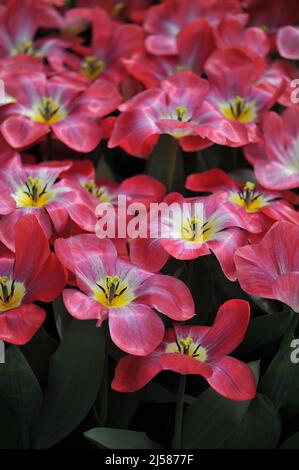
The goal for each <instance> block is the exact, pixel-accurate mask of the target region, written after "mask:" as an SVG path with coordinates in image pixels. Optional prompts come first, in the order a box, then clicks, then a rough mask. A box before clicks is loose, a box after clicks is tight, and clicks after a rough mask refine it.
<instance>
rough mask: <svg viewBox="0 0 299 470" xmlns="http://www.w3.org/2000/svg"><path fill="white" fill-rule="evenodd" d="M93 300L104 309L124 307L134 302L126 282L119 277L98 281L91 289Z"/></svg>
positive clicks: (108, 277) (109, 277)
mask: <svg viewBox="0 0 299 470" xmlns="http://www.w3.org/2000/svg"><path fill="white" fill-rule="evenodd" d="M93 294H94V298H95V299H96V300H97V301H98V302H99V303H100V304H101V305H104V307H108V308H111V307H114V308H115V307H118V308H119V307H125V306H126V305H128V304H129V303H131V302H132V300H134V294H133V292H132V291H131V289H130V288H129V286H128V284H127V282H126V281H122V280H121V279H120V278H119V276H114V277H112V276H107V277H106V278H103V279H100V280H99V282H97V284H96V285H95V287H94V289H93Z"/></svg>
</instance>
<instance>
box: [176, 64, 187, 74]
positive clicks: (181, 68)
mask: <svg viewBox="0 0 299 470" xmlns="http://www.w3.org/2000/svg"><path fill="white" fill-rule="evenodd" d="M174 70H175V72H176V73H179V72H184V71H188V70H189V68H188V67H187V66H186V65H176V66H175V69H174Z"/></svg>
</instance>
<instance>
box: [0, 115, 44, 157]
mask: <svg viewBox="0 0 299 470" xmlns="http://www.w3.org/2000/svg"><path fill="white" fill-rule="evenodd" d="M1 132H2V135H3V137H4V138H5V140H6V141H7V142H8V143H9V145H11V146H12V147H13V148H18V149H20V148H25V147H28V146H29V145H32V144H34V143H35V142H37V141H38V140H39V139H41V138H42V137H44V136H45V135H46V134H47V133H48V132H49V128H48V126H47V125H45V124H40V123H38V122H34V121H31V120H30V119H29V118H27V117H25V116H11V117H9V118H8V119H6V120H5V121H4V122H3V123H2V124H1Z"/></svg>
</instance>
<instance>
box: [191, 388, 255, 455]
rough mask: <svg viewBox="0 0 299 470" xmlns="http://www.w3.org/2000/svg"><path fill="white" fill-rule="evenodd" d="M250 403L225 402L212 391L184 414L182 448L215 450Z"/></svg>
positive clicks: (226, 437) (207, 391) (198, 399)
mask: <svg viewBox="0 0 299 470" xmlns="http://www.w3.org/2000/svg"><path fill="white" fill-rule="evenodd" d="M250 403H251V402H250V401H241V402H237V401H232V400H228V399H226V398H224V397H222V396H221V395H219V394H218V393H216V392H214V390H212V389H211V388H209V389H208V390H206V391H204V392H203V393H202V394H201V395H199V396H198V397H197V398H196V400H195V402H194V403H193V404H192V405H191V406H189V408H188V409H187V410H186V411H185V413H184V420H183V449H218V448H220V447H221V446H222V445H223V444H224V443H225V441H227V439H228V437H230V436H232V435H233V434H234V432H235V430H236V429H237V427H238V426H239V424H240V423H241V421H242V419H243V418H244V416H245V414H246V412H247V409H248V407H249V406H250Z"/></svg>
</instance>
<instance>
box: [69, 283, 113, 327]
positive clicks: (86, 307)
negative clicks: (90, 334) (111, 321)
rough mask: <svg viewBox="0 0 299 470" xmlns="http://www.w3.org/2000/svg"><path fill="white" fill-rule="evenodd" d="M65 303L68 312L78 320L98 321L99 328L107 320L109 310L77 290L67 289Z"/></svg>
mask: <svg viewBox="0 0 299 470" xmlns="http://www.w3.org/2000/svg"><path fill="white" fill-rule="evenodd" d="M63 301H64V305H65V308H66V309H67V311H68V312H69V313H70V314H71V315H72V316H73V317H74V318H77V319H78V320H93V319H94V320H97V326H100V325H101V323H102V321H103V320H105V319H106V318H107V309H105V308H103V307H102V305H100V304H99V302H97V301H96V300H94V299H92V298H91V297H88V296H87V295H85V294H83V293H82V292H80V291H78V290H77V289H65V290H64V291H63Z"/></svg>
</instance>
